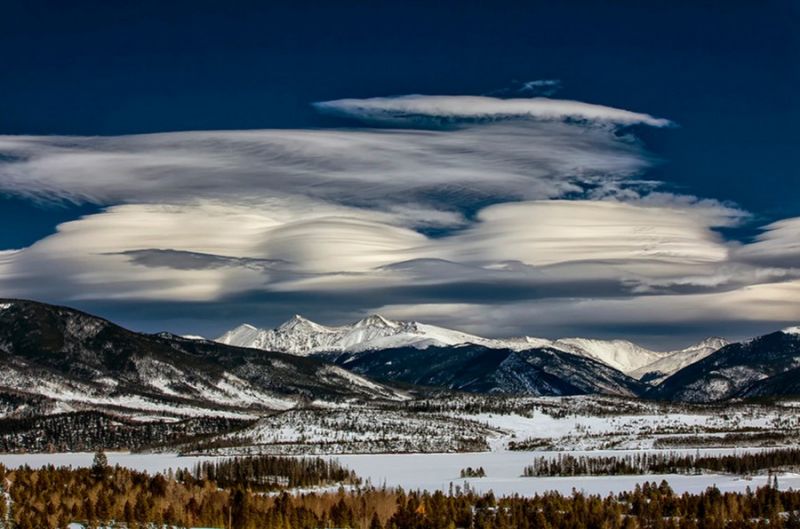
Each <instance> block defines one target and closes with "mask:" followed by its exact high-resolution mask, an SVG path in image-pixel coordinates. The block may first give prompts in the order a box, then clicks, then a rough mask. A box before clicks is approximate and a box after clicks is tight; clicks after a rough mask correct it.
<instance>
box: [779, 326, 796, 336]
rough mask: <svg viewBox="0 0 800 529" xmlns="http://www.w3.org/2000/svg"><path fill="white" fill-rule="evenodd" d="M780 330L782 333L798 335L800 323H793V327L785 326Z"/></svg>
mask: <svg viewBox="0 0 800 529" xmlns="http://www.w3.org/2000/svg"><path fill="white" fill-rule="evenodd" d="M781 332H783V334H795V335H798V336H800V325H795V326H793V327H786V328H785V329H783V330H782V331H781Z"/></svg>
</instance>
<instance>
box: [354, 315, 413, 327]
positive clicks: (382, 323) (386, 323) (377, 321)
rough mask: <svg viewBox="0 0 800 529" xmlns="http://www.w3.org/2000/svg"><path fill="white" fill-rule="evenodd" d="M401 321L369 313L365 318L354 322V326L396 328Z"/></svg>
mask: <svg viewBox="0 0 800 529" xmlns="http://www.w3.org/2000/svg"><path fill="white" fill-rule="evenodd" d="M401 323H402V322H399V321H392V320H389V319H386V318H384V317H383V316H381V315H380V314H370V315H369V316H367V317H366V318H364V319H362V320H359V321H357V322H356V323H355V325H354V327H385V328H389V329H396V328H397V327H399V326H400V325H401Z"/></svg>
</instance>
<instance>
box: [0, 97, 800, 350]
mask: <svg viewBox="0 0 800 529" xmlns="http://www.w3.org/2000/svg"><path fill="white" fill-rule="evenodd" d="M316 106H317V108H318V109H320V110H321V111H324V112H327V113H334V114H336V115H339V116H342V117H347V118H353V119H357V120H359V121H360V122H362V123H363V122H368V123H379V124H382V125H385V124H387V123H394V124H398V125H401V126H402V127H404V128H400V129H390V128H383V127H381V128H360V129H315V130H255V131H207V132H178V133H162V134H150V135H136V136H117V137H49V136H48V137H33V136H5V137H0V192H3V193H9V194H14V195H18V196H25V197H29V198H31V199H32V200H40V201H72V202H92V203H96V204H100V205H102V206H104V207H105V209H104V210H103V211H102V212H100V213H98V214H95V215H90V216H87V217H85V218H82V219H79V220H76V221H73V222H69V223H65V224H62V225H61V226H59V227H58V231H57V233H55V234H54V235H52V236H49V237H46V238H44V239H42V240H40V241H38V242H36V243H35V244H33V245H31V246H30V247H28V248H23V249H20V250H16V251H5V252H0V296H16V297H32V298H40V299H47V300H57V301H61V302H66V303H69V302H74V301H76V300H78V301H87V302H88V301H97V300H106V301H107V300H118V301H119V302H120V303H127V304H131V303H133V304H138V305H137V306H146V305H147V304H148V303H155V302H159V303H166V302H171V303H183V304H189V305H190V306H193V307H197V306H200V305H208V304H212V305H214V306H217V307H221V308H225V307H233V306H236V305H237V304H241V303H243V302H244V301H243V300H246V302H247V303H253V304H255V306H256V307H258V308H259V309H263V310H264V311H265V312H264V313H265V314H266V313H269V312H270V311H272V312H275V311H279V310H280V311H299V310H308V308H309V307H310V308H311V310H312V312H315V313H316V314H321V313H324V314H331V313H335V314H337V315H338V317H339V318H340V319H342V320H346V319H349V318H350V317H353V316H355V315H357V314H360V313H363V312H367V311H371V310H375V309H376V308H383V309H385V310H386V311H387V312H389V313H390V314H392V315H397V316H412V317H419V318H430V319H432V320H434V321H439V322H443V323H447V324H450V325H454V326H456V327H462V328H467V329H468V330H469V329H471V330H475V331H478V330H479V331H480V332H483V333H486V332H490V331H491V330H490V329H487V328H484V327H481V326H482V325H483V326H486V325H487V323H486V322H489V321H491V322H493V325H496V326H497V327H495V332H498V330H499V329H503V330H502V331H501V332H508V333H513V334H517V333H538V334H552V333H553V332H555V329H559V332H561V331H563V330H565V325H566V324H565V322H570V323H569V325H567V326H566V328H569V329H574V331H575V332H579V331H580V329H581V328H582V327H586V326H594V327H593V328H595V327H596V328H600V327H605V328H607V329H613V328H614V326H615V325H616V326H619V325H620V324H621V323H622V322H628V323H631V322H635V323H636V324H637V325H651V326H653V328H658V326H659V325H675V324H677V323H680V322H683V323H685V324H687V325H689V324H691V325H695V324H696V322H698V321H712V320H713V321H718V320H719V321H722V322H735V321H739V320H747V321H763V322H785V321H789V322H792V321H795V320H797V319H800V314H797V310H796V306H795V305H792V300H793V299H796V298H793V297H792V296H794V294H795V291H796V290H797V288H798V281H799V279H798V278H800V270H798V269H797V265H796V263H797V262H798V257H800V253H798V247H800V246H799V245H800V229H798V226H800V222H799V221H798V219H787V220H785V221H781V222H778V223H775V224H772V225H769V226H767V227H766V228H765V231H764V232H763V233H762V235H761V236H760V237H759V238H758V240H756V241H754V242H752V243H749V244H741V243H737V242H733V241H728V240H725V238H724V237H722V236H721V235H720V233H719V232H718V231H716V230H717V229H718V228H721V227H731V226H736V225H738V224H739V223H741V222H742V221H743V220H744V219H746V218H747V214H746V213H745V212H743V211H741V210H739V209H738V208H736V207H735V206H733V205H730V204H724V203H721V202H719V201H716V200H714V199H703V200H701V199H697V198H695V197H692V196H688V195H677V194H674V193H669V192H666V191H665V190H663V189H661V187H662V186H661V185H660V183H658V182H652V181H648V180H645V179H643V178H642V175H643V174H644V173H645V172H646V170H647V169H648V168H649V167H651V166H652V165H653V164H656V163H658V162H657V160H656V159H655V158H654V157H653V156H652V155H651V154H649V153H648V152H646V151H645V150H644V149H643V147H642V146H641V144H640V143H639V142H638V141H637V140H636V138H635V137H634V136H632V135H631V132H630V131H627V132H625V133H623V132H622V131H621V130H620V127H627V126H628V125H645V126H654V127H665V126H669V125H671V122H669V121H668V120H666V119H662V118H655V117H653V116H650V115H647V114H642V113H636V112H630V111H627V110H620V109H614V108H610V107H604V106H599V105H591V104H586V103H580V102H575V101H559V100H552V99H545V98H533V99H510V100H509V99H495V98H488V97H463V96H458V97H455V96H436V97H433V96H405V97H396V98H375V99H367V100H339V101H331V102H325V103H318V104H317V105H316ZM436 124H439V125H445V126H440V127H437V126H432V125H436ZM416 125H424V126H425V127H426V128H425V129H411V128H407V127H410V126H416ZM193 304H194V305H193ZM187 310H189V311H190V312H191V310H194V309H187ZM226 310H227V309H226ZM415 310H417V311H419V314H413V312H414V311H415ZM487 311H488V312H487ZM203 314H206V313H205V312H204V313H203ZM478 314H483V315H484V320H483V323H479V322H476V318H477V315H478ZM487 314H491V316H486V315H487ZM283 315H284V314H280V315H278V316H277V317H278V318H280V317H282V316H283ZM188 317H190V318H191V315H189V316H188ZM205 317H207V316H203V318H205ZM253 319H255V320H256V322H257V323H274V322H273V321H268V322H265V321H260V320H258V318H257V317H255V318H253ZM499 320H502V322H501V321H499ZM206 324H207V322H203V321H200V320H198V321H197V322H196V325H197V326H196V327H195V328H193V330H195V331H196V332H204V325H206ZM478 327H481V328H478ZM609 332H610V331H609Z"/></svg>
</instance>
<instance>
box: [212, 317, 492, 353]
mask: <svg viewBox="0 0 800 529" xmlns="http://www.w3.org/2000/svg"><path fill="white" fill-rule="evenodd" d="M217 341H218V342H220V343H224V344H227V345H236V346H239V347H252V348H255V349H264V350H268V351H279V352H285V353H292V354H295V355H298V356H309V355H312V354H314V353H318V352H331V351H342V352H344V351H346V352H360V351H368V350H377V349H389V348H392V347H418V348H425V347H429V346H431V345H457V344H462V343H481V344H482V343H483V342H484V341H487V340H486V339H485V338H481V337H479V336H474V335H472V334H467V333H463V332H459V331H453V330H450V329H445V328H443V327H436V326H434V325H426V324H424V323H417V322H407V321H393V320H389V319H386V318H384V317H383V316H380V315H377V314H373V315H372V316H368V317H366V318H364V319H362V320H360V321H358V322H356V323H354V324H352V325H342V326H340V327H327V326H325V325H320V324H318V323H314V322H313V321H310V320H307V319H305V318H303V317H302V316H299V315H295V316H293V317H292V318H291V319H290V320H289V321H287V322H285V323H284V324H282V325H281V326H280V327H278V328H276V329H269V330H267V329H259V328H257V327H253V326H252V325H247V324H244V325H240V326H239V327H236V328H235V329H233V330H231V331H228V332H226V333H225V334H223V335H222V336H220V337H219V338H217Z"/></svg>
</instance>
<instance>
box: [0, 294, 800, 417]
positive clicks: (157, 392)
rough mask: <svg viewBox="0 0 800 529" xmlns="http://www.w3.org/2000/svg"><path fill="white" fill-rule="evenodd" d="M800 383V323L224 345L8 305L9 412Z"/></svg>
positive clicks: (312, 331) (3, 351) (314, 337)
mask: <svg viewBox="0 0 800 529" xmlns="http://www.w3.org/2000/svg"><path fill="white" fill-rule="evenodd" d="M221 342H228V343H221ZM715 348H716V350H714V351H710V350H712V349H715ZM268 349H273V350H268ZM618 366H619V367H618ZM620 367H623V368H624V369H620ZM673 371H674V372H673ZM798 380H800V330H798V329H796V328H790V329H785V330H783V331H778V332H775V333H772V334H768V335H765V336H762V337H758V338H755V339H753V340H750V341H747V342H741V343H732V344H727V343H725V342H724V341H721V340H719V339H710V340H706V341H704V342H701V343H700V344H698V345H696V346H693V347H690V348H687V349H684V350H680V351H672V352H656V351H651V350H648V349H644V348H642V347H639V346H637V345H635V344H632V343H631V342H626V341H622V340H613V341H601V340H588V339H577V338H573V339H563V340H545V339H537V338H530V337H523V338H511V339H494V338H483V337H479V336H475V335H471V334H467V333H462V332H459V331H453V330H449V329H445V328H442V327H436V326H432V325H426V324H422V323H416V322H399V321H392V320H389V319H386V318H383V317H380V316H370V317H368V318H365V319H363V320H361V321H359V322H356V323H355V324H353V325H347V326H341V327H327V326H323V325H319V324H316V323H314V322H311V321H309V320H306V319H304V318H301V317H294V318H292V319H291V320H289V321H288V322H287V323H285V324H284V325H281V326H280V327H278V328H277V329H274V330H266V331H265V330H259V329H256V328H253V327H249V326H241V327H238V328H237V329H234V330H233V331H231V332H229V333H226V334H225V335H224V336H223V337H221V338H220V342H217V341H211V340H205V339H202V338H186V337H181V336H176V335H174V334H170V333H159V334H144V333H137V332H133V331H130V330H127V329H124V328H122V327H120V326H118V325H116V324H114V323H112V322H110V321H107V320H105V319H102V318H99V317H96V316H92V315H90V314H86V313H84V312H81V311H78V310H74V309H70V308H67V307H59V306H54V305H48V304H44V303H39V302H35V301H26V300H0V420H7V419H9V418H16V419H21V418H26V417H27V418H30V417H42V416H53V415H58V414H64V413H86V412H97V411H101V412H103V413H112V414H114V416H115V417H127V418H128V419H133V420H153V419H154V418H157V419H159V420H162V419H166V420H189V419H193V418H194V419H196V418H217V419H219V420H234V421H235V420H252V419H254V418H257V417H262V416H264V415H265V414H271V413H276V412H281V411H284V410H288V409H293V408H306V407H309V406H310V407H315V408H321V409H324V408H326V407H337V406H343V405H344V406H348V405H351V404H353V403H358V404H360V405H363V404H366V403H370V402H376V403H391V402H398V403H402V402H403V401H406V400H408V399H413V398H415V397H417V396H425V395H427V394H429V393H430V392H431V391H434V392H441V391H442V390H446V391H450V390H454V391H465V392H473V393H491V394H511V395H545V396H557V395H584V394H604V395H617V396H624V397H644V398H652V399H665V400H674V401H689V402H713V401H720V400H725V399H740V398H761V397H776V396H790V395H798V394H800V386H798ZM2 418H5V419H2ZM81 420H89V419H86V418H85V417H84V418H83V419H81ZM91 420H92V421H93V420H94V419H91Z"/></svg>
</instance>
